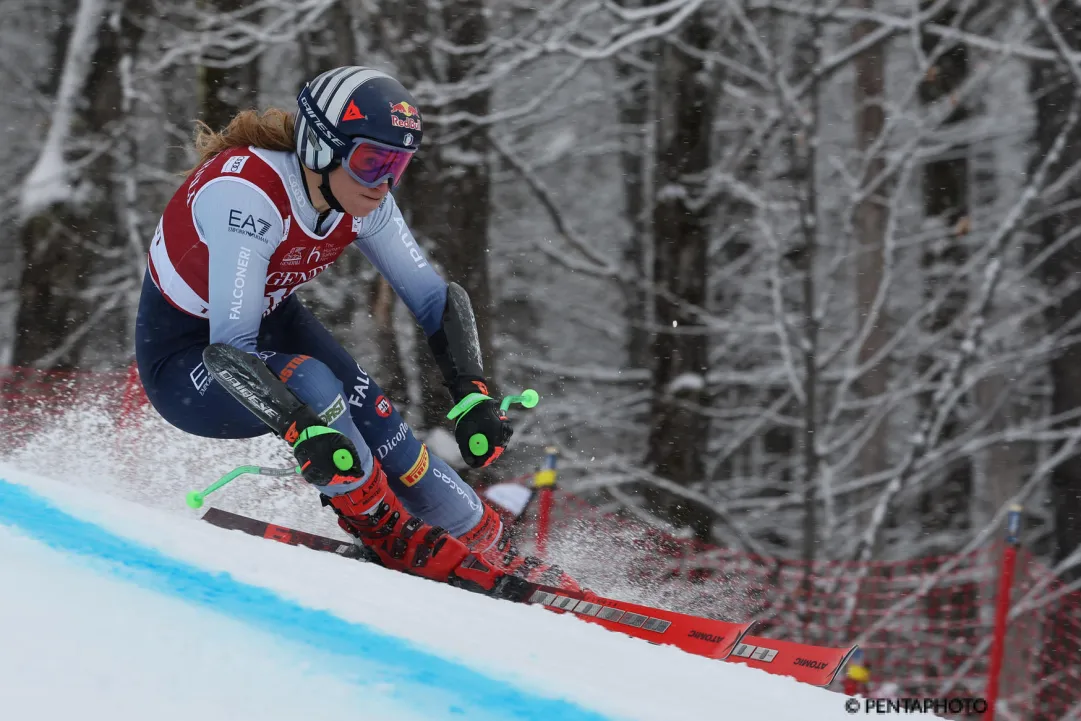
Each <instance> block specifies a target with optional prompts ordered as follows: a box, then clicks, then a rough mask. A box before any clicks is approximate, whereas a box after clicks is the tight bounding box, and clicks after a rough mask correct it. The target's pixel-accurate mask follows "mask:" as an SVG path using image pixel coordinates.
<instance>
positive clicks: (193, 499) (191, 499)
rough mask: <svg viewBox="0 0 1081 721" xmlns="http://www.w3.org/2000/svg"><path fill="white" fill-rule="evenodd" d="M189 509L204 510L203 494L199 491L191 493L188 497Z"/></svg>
mask: <svg viewBox="0 0 1081 721" xmlns="http://www.w3.org/2000/svg"><path fill="white" fill-rule="evenodd" d="M186 500H187V502H188V508H202V507H203V494H202V493H200V492H199V491H189V492H188V496H187V499H186Z"/></svg>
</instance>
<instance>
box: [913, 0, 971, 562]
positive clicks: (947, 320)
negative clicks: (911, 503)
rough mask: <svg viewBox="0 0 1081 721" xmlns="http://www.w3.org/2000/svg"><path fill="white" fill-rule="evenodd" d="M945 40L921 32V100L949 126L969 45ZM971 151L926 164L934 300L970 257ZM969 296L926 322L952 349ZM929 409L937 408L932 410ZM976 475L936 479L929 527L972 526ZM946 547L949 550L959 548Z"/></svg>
mask: <svg viewBox="0 0 1081 721" xmlns="http://www.w3.org/2000/svg"><path fill="white" fill-rule="evenodd" d="M929 3H930V0H924V5H925V6H926V5H928V4H929ZM956 21H957V17H956V12H955V11H954V10H953V9H951V8H946V9H945V10H943V11H942V12H941V13H940V14H939V15H938V16H936V17H935V19H934V20H933V22H935V23H937V24H939V25H944V26H949V25H951V24H952V23H954V22H956ZM943 42H944V41H943V40H942V39H941V38H940V37H938V36H936V35H932V34H930V33H924V34H923V35H922V37H921V43H920V44H921V47H922V49H923V52H924V53H926V54H927V55H928V56H931V57H932V60H933V62H932V63H931V66H930V67H929V68H928V70H927V74H926V75H925V77H924V79H923V82H922V83H921V85H920V99H921V100H922V101H923V102H924V103H926V104H928V105H930V104H932V103H939V102H942V101H943V100H944V99H948V100H947V102H950V103H952V104H953V105H954V109H953V111H952V112H951V113H950V114H949V116H948V117H947V119H946V121H945V123H944V125H945V126H946V127H949V126H950V125H955V124H958V123H962V122H964V121H965V120H967V119H968V116H969V112H968V108H967V107H966V106H965V105H963V104H958V103H956V101H954V100H953V99H952V97H951V96H952V95H953V94H954V93H956V92H957V91H958V90H959V89H960V88H961V86H962V84H963V83H964V82H965V80H966V79H967V77H968V72H969V62H968V48H967V46H965V45H963V44H960V43H958V44H954V45H950V46H948V47H940V46H941V44H942V43H943ZM968 153H969V148H968V147H967V145H964V144H958V145H956V146H955V147H953V148H950V149H949V150H948V151H947V152H946V153H945V157H942V158H940V159H936V160H932V161H930V162H928V163H927V164H926V165H925V166H924V168H923V206H924V215H925V216H926V217H927V218H929V219H934V220H937V221H938V222H939V225H940V226H941V227H942V229H943V232H944V234H945V237H944V238H942V240H941V242H938V243H932V244H931V245H930V247H929V248H928V249H927V250H926V251H925V252H924V254H923V258H922V260H921V263H922V265H923V269H924V279H925V289H926V298H927V300H928V301H930V299H931V297H932V296H934V295H935V294H936V292H937V286H938V285H939V284H940V283H948V282H950V280H951V279H952V278H953V277H954V276H955V275H956V274H957V273H958V272H959V269H960V268H961V267H962V266H963V264H964V263H965V261H966V259H967V256H968V249H967V248H966V246H965V242H966V241H965V237H966V235H967V232H968V226H969V214H970V201H969V191H968V187H969V183H968V174H969V159H968ZM966 301H967V293H966V292H965V290H964V288H963V287H960V288H958V289H957V290H955V291H953V292H951V293H949V294H948V295H947V297H946V299H945V302H943V303H942V304H941V305H940V306H939V308H938V311H937V312H936V313H933V314H932V315H931V317H930V319H929V322H928V324H927V327H926V331H927V332H928V333H931V334H940V333H943V332H946V333H948V335H947V337H948V338H950V340H951V341H953V342H951V343H950V344H949V347H950V348H951V350H952V349H953V348H955V347H956V345H957V343H959V342H960V338H961V334H962V332H963V329H955V330H954V331H952V332H950V331H949V330H948V329H949V328H950V327H951V326H952V325H954V323H956V321H957V318H958V317H959V316H960V314H961V313H962V312H963V311H964V308H965V303H966ZM933 347H935V348H940V347H942V343H941V342H936V343H934V344H933ZM933 362H934V359H933V358H931V357H925V358H923V359H921V361H920V364H919V367H920V371H921V374H923V373H924V372H926V371H927V369H929V368H930V367H931V364H932V363H933ZM936 380H937V379H936ZM932 397H933V392H931V393H928V394H927V396H926V397H925V398H924V399H923V401H922V402H923V403H924V404H930V403H932V402H933V401H932ZM925 412H932V411H931V410H930V409H928V410H927V411H925ZM963 424H964V420H963V419H962V418H960V417H958V416H957V414H956V412H955V415H954V416H953V417H952V418H950V419H949V420H948V421H947V423H946V424H945V426H944V427H943V431H942V436H941V440H942V442H949V440H950V439H951V438H953V437H954V436H956V435H957V433H958V432H959V430H960V429H961V427H962V426H963ZM972 480H973V471H972V464H971V461H969V460H968V459H961V460H959V461H957V462H956V463H954V464H953V465H952V466H951V467H950V468H949V469H947V471H946V473H945V477H944V478H942V479H939V480H936V481H931V483H932V484H934V485H932V487H931V488H929V489H927V491H925V492H924V494H923V495H922V498H921V500H920V510H921V515H922V516H923V524H924V528H926V529H927V530H928V531H940V530H948V529H956V530H961V529H964V528H967V527H968V525H969V510H968V509H969V504H970V502H971V499H972ZM941 550H942V552H944V553H945V552H948V551H950V550H953V549H947V548H944V549H941Z"/></svg>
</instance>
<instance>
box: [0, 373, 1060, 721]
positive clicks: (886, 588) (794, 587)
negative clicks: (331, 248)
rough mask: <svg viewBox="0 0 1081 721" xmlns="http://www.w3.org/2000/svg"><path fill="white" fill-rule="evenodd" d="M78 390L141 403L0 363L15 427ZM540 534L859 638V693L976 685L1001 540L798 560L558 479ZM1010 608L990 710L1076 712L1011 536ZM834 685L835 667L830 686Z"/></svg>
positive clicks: (642, 582)
mask: <svg viewBox="0 0 1081 721" xmlns="http://www.w3.org/2000/svg"><path fill="white" fill-rule="evenodd" d="M88 397H90V398H94V399H96V400H97V401H99V403H105V404H106V405H107V406H108V407H109V408H110V412H113V413H115V414H116V415H117V418H118V423H121V424H123V423H125V422H126V421H127V419H128V418H129V416H131V415H132V414H133V412H134V411H135V410H137V409H139V408H140V407H142V406H143V405H144V404H145V403H146V398H145V395H144V394H143V391H142V388H141V386H140V384H139V381H138V377H137V375H136V374H135V372H134V370H133V369H131V368H129V369H127V370H121V371H115V372H79V371H72V372H42V371H36V370H32V369H20V368H15V369H13V368H6V369H3V368H0V407H2V408H3V409H4V419H5V423H6V425H7V428H8V429H9V430H14V431H15V432H16V433H17V432H19V431H25V430H30V429H32V428H33V427H34V426H35V425H37V424H41V423H43V422H46V421H47V419H48V418H49V417H51V416H52V415H55V414H57V413H59V412H62V411H63V410H64V409H65V408H66V407H68V406H70V405H72V404H73V403H75V402H76V400H78V399H86V398H88ZM0 450H6V449H3V448H0ZM516 480H519V481H523V480H526V481H527V479H516ZM536 511H537V504H536V503H533V504H531V506H530V508H529V510H528V511H527V512H526V514H525V515H524V516H523V517H522V518H521V519H520V520H519V522H518V524H517V528H516V533H517V535H518V538H519V539H521V540H523V541H525V542H527V543H528V542H529V540H530V539H531V538H534V537H535V535H536V532H537V512H536ZM548 538H549V540H548V543H547V546H548V548H549V550H550V552H551V555H553V556H558V555H559V554H560V553H561V547H562V552H564V553H567V552H569V553H574V552H575V551H576V550H577V549H580V545H578V546H576V545H575V544H580V543H581V542H582V540H583V539H589V538H592V539H605V542H606V543H607V544H608V545H609V546H610V547H611V548H612V549H618V556H619V565H618V571H619V574H620V581H621V582H622V583H623V584H624V585H623V588H624V589H625V590H629V591H630V592H632V593H634V592H638V593H639V594H640V599H641V600H644V601H646V602H651V603H655V604H658V605H669V606H671V607H675V608H678V609H679V610H685V611H688V612H691V613H698V614H701V615H707V616H714V617H718V618H729V619H734V620H744V619H748V618H755V619H758V625H757V626H756V627H755V630H754V633H755V634H756V635H759V636H766V637H772V638H782V639H788V640H793V641H801V642H806V643H814V644H822V645H834V646H848V645H851V644H853V643H858V644H859V646H860V647H861V648H862V649H863V652H864V656H865V660H864V661H863V664H862V665H863V666H865V667H867V669H868V670H869V671H870V681H869V683H868V684H866V685H864V686H860V687H859V691H860V692H862V693H863V694H864V695H868V696H873V695H880V696H885V697H891V698H898V697H938V698H941V697H954V698H959V697H983V696H984V694H985V692H986V690H987V676H988V661H989V657H990V655H991V645H992V638H993V629H994V611H995V605H996V602H997V600H998V599H997V595H998V582H999V576H1000V572H1001V568H1002V559H1003V554H1004V552H1005V551H1006V547H1005V544H1004V543H1001V542H1000V543H996V544H992V545H989V546H988V547H986V548H982V549H979V550H977V551H974V552H972V553H969V554H967V555H962V556H950V557H936V558H918V559H911V560H905V561H881V562H870V563H854V562H843V561H818V562H813V563H811V564H807V563H804V562H802V561H799V560H790V559H779V558H762V557H756V556H754V555H751V554H748V553H745V552H740V551H735V550H731V549H726V548H719V547H716V546H710V545H706V544H702V543H700V542H697V541H691V540H686V539H679V538H674V537H672V536H670V535H667V534H665V533H663V532H660V531H658V530H656V529H653V528H651V527H649V526H647V525H646V524H645V523H643V522H641V521H638V520H636V519H628V518H624V517H621V516H617V515H616V514H613V513H602V512H600V511H598V510H597V509H595V508H593V507H592V506H590V505H589V504H588V503H586V502H585V501H584V500H582V499H581V498H579V497H577V496H575V495H573V494H571V493H568V492H566V491H563V490H559V489H557V490H555V491H554V492H553V503H552V510H551V514H550V526H549V529H548ZM600 560H601V561H602V562H607V561H608V560H609V559H600ZM629 600H634V599H629ZM1010 609H1011V610H1010V621H1009V626H1008V632H1007V634H1006V639H1005V651H1004V654H1003V662H1002V673H1001V676H1000V689H999V703H998V705H997V706H996V711H997V712H996V714H995V716H996V718H997V719H1002V720H1004V721H1064V720H1065V719H1081V590H1075V589H1074V588H1072V587H1071V586H1066V585H1064V584H1063V583H1062V582H1061V581H1060V580H1059V579H1056V578H1053V577H1052V576H1051V574H1050V573H1049V571H1048V569H1047V567H1046V566H1045V565H1044V564H1043V563H1042V562H1041V561H1040V560H1039V559H1036V558H1034V557H1032V556H1031V555H1030V554H1028V553H1027V552H1026V551H1025V550H1024V549H1020V551H1019V553H1018V556H1017V562H1016V567H1015V571H1014V574H1013V583H1012V590H1011V606H1010ZM843 687H844V674H841V675H840V676H839V677H838V680H837V681H836V689H837V690H841V689H842V688H843ZM940 715H945V716H950V715H949V714H940Z"/></svg>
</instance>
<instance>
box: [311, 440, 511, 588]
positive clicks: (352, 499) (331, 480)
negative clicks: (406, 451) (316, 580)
mask: <svg viewBox="0 0 1081 721" xmlns="http://www.w3.org/2000/svg"><path fill="white" fill-rule="evenodd" d="M293 453H294V455H296V457H297V460H298V461H299V462H300V469H301V473H302V474H303V475H304V478H305V479H306V480H308V481H309V482H310V483H312V484H313V485H315V486H318V487H319V488H320V489H321V490H322V491H323V504H324V505H328V506H330V507H331V508H333V509H334V512H335V513H336V514H337V515H338V525H339V526H341V527H342V529H343V530H344V531H345V532H346V533H348V534H350V535H351V536H353V537H355V538H356V539H357V540H359V541H360V542H361V543H362V544H364V546H366V547H367V548H368V549H369V550H370V551H372V552H374V554H375V556H376V557H377V558H378V560H379V562H380V563H381V564H382V565H384V566H385V567H387V568H389V569H391V570H395V571H403V572H405V573H410V574H413V575H416V576H421V577H423V578H428V579H431V580H433V581H440V582H444V583H449V584H451V585H454V586H458V587H461V588H465V589H468V590H471V591H477V592H481V593H485V594H489V595H494V596H500V597H514V596H516V595H520V594H521V593H522V592H523V591H522V590H521V588H520V587H521V584H520V583H517V582H516V580H515V579H514V577H513V576H511V575H510V574H508V573H506V572H504V571H502V570H501V569H499V568H497V567H494V566H492V565H491V564H486V563H484V562H482V560H481V559H479V558H477V556H476V555H474V554H473V553H471V552H470V549H469V548H467V547H466V545H465V544H464V543H462V542H461V541H459V540H458V539H456V538H454V537H453V536H451V535H450V534H449V533H447V531H446V530H444V529H442V528H440V527H438V526H434V527H433V526H430V525H428V524H426V523H424V522H423V521H421V520H420V519H419V518H417V517H415V516H413V515H411V514H410V513H409V512H408V511H406V510H405V508H403V507H402V504H401V501H400V500H399V499H398V497H397V496H396V495H394V492H393V491H391V490H390V487H389V486H388V485H387V476H386V473H385V472H384V471H383V468H382V466H381V465H380V464H379V461H378V460H374V459H373V466H372V471H371V473H370V474H369V475H368V477H367V478H366V479H365V478H364V471H363V469H362V468H361V467H360V465H359V464H358V463H357V454H356V451H355V448H354V446H353V444H352V442H351V441H350V440H349V439H348V438H347V437H346V436H344V435H342V434H341V433H338V432H337V431H334V430H332V429H329V428H323V427H320V426H313V427H311V428H308V429H307V430H305V431H303V432H301V433H300V434H299V436H298V439H297V441H296V444H295V445H294V447H293ZM350 486H352V488H349V487H350ZM345 488H349V490H347V491H345V492H344V493H342V492H338V493H334V491H335V490H339V489H345ZM328 491H330V492H329V493H328Z"/></svg>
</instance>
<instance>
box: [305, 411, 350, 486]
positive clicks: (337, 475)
mask: <svg viewBox="0 0 1081 721" xmlns="http://www.w3.org/2000/svg"><path fill="white" fill-rule="evenodd" d="M293 455H294V456H296V459H297V464H298V465H299V466H300V473H301V475H302V476H304V480H306V481H307V482H308V483H311V484H312V485H313V486H318V487H323V486H328V485H332V484H333V485H338V484H345V483H354V482H356V481H359V480H361V479H363V478H364V469H363V468H361V466H360V456H359V455H357V449H356V446H354V445H353V442H352V441H351V440H349V437H348V436H346V435H343V434H342V433H339V432H338V431H336V430H334V429H333V428H327V427H326V426H311V427H309V428H306V429H305V430H303V431H301V432H300V434H299V436H298V437H297V440H296V441H294V444H293Z"/></svg>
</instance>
